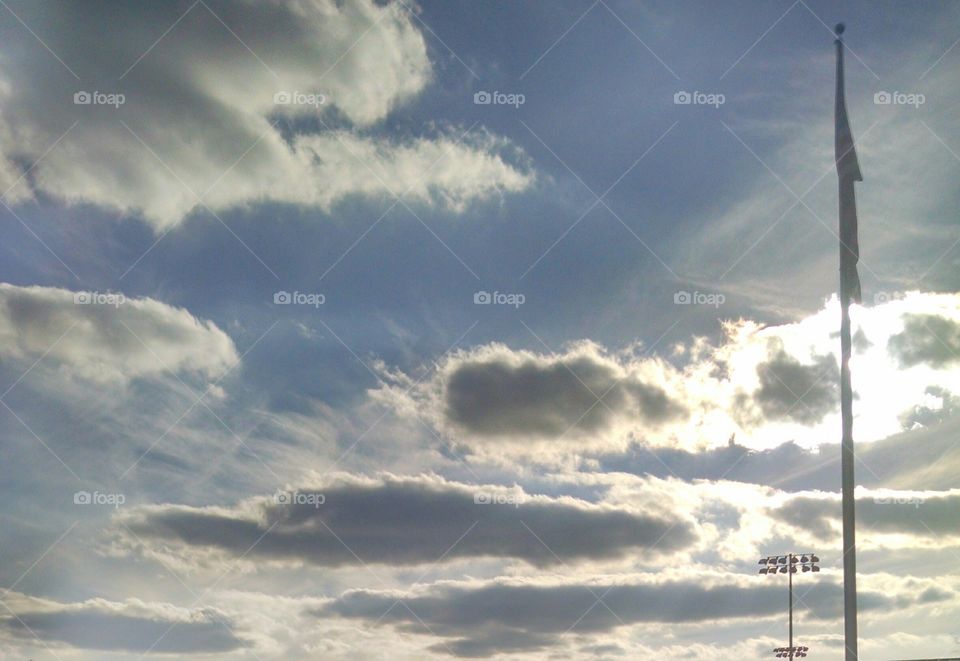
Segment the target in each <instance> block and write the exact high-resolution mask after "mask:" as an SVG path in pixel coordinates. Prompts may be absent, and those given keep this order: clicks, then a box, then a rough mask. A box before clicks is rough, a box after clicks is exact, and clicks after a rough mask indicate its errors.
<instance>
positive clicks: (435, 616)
mask: <svg viewBox="0 0 960 661" xmlns="http://www.w3.org/2000/svg"><path fill="white" fill-rule="evenodd" d="M601 596H602V599H603V603H598V602H597V598H598V597H601ZM861 596H862V609H863V610H870V609H873V608H889V607H891V606H893V605H894V604H895V603H896V599H895V598H893V597H890V596H886V595H883V594H880V593H876V592H870V591H867V590H864V591H862V595H861ZM398 598H402V604H403V605H395V604H396V602H397V600H398ZM783 600H784V587H783V585H782V584H780V583H779V582H778V583H777V584H773V583H765V582H763V581H762V580H757V581H756V582H755V583H752V584H746V583H744V584H739V585H738V584H719V585H707V584H705V583H703V582H700V581H671V582H664V583H659V584H606V585H603V584H597V585H592V584H591V585H586V584H573V585H535V584H506V583H500V582H493V583H486V584H481V585H457V584H438V585H436V586H434V587H433V588H431V589H430V590H429V591H426V592H421V593H416V594H411V595H409V596H402V595H401V596H398V595H397V594H395V593H387V592H374V591H365V590H357V591H351V592H347V593H345V594H343V595H342V596H341V597H340V598H338V599H336V600H335V601H333V602H331V603H330V604H328V605H326V606H324V607H323V608H321V609H319V610H317V611H315V612H314V614H315V615H316V616H318V617H327V616H330V615H336V616H340V617H345V618H353V619H360V620H366V621H368V622H382V623H388V624H392V625H394V626H395V627H397V629H399V630H400V631H404V632H409V633H420V634H425V633H428V631H427V629H426V628H425V627H424V624H426V626H428V627H429V631H430V632H432V633H434V634H436V635H439V636H443V637H445V638H449V639H451V640H450V641H448V642H445V643H443V644H440V645H436V646H434V648H433V649H434V651H447V652H452V653H453V654H454V655H456V656H462V657H480V656H488V655H491V654H497V653H502V652H519V651H533V650H537V649H543V648H546V647H550V646H552V645H557V644H560V643H562V642H563V641H562V637H563V635H564V634H566V633H573V634H595V633H601V632H606V631H610V630H613V629H616V628H617V627H620V626H623V625H630V624H636V623H671V624H677V623H700V622H707V621H712V620H729V619H736V618H745V617H751V618H756V617H766V616H770V615H776V616H777V617H780V614H781V611H782V608H783ZM842 603H843V590H842V587H841V586H840V585H839V584H835V583H832V582H829V581H820V582H818V583H815V584H814V585H812V586H810V588H809V591H808V592H806V593H805V594H804V597H803V600H802V603H801V602H799V601H798V603H797V609H798V610H799V611H800V612H801V613H806V614H808V615H809V616H811V617H815V618H820V619H833V618H838V617H840V616H841V615H842ZM910 603H912V601H911V600H910V599H909V598H908V599H907V600H906V601H905V604H906V605H909V604H910ZM604 604H605V605H604Z"/></svg>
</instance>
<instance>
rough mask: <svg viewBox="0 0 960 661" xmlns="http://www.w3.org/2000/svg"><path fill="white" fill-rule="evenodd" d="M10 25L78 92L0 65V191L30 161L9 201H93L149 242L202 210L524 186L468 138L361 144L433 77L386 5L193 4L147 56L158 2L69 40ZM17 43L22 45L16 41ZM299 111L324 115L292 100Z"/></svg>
mask: <svg viewBox="0 0 960 661" xmlns="http://www.w3.org/2000/svg"><path fill="white" fill-rule="evenodd" d="M161 7H164V8H165V9H161ZM24 11H25V12H27V14H26V16H25V20H26V21H27V22H28V23H30V24H34V25H44V27H45V30H44V34H45V37H46V40H47V41H48V43H50V44H51V47H52V48H53V49H54V50H55V51H57V52H58V53H62V55H63V58H65V60H69V61H70V62H71V63H72V68H74V69H75V70H77V71H80V72H82V73H81V74H78V75H80V77H81V79H80V81H77V80H75V79H74V78H73V77H72V76H71V75H70V74H69V73H68V72H67V71H66V70H65V69H64V68H62V67H60V66H59V65H58V63H57V62H56V61H54V60H53V59H52V58H51V59H50V60H47V59H46V58H40V57H34V58H29V59H24V60H22V61H21V60H11V59H8V60H5V61H4V62H3V63H2V65H0V98H2V100H3V105H4V113H3V117H2V119H0V186H3V190H4V191H6V190H7V189H8V188H10V186H11V185H12V184H13V182H14V181H15V180H16V179H17V177H19V172H22V170H23V169H25V167H29V166H30V165H33V164H34V163H36V166H35V168H34V169H33V170H32V171H31V172H30V173H29V176H27V177H26V178H25V179H24V180H23V181H21V182H20V184H19V185H18V186H16V187H15V188H14V189H13V190H11V191H10V192H9V196H8V197H9V199H12V200H14V201H22V200H24V199H27V198H29V197H31V196H34V195H36V194H46V195H50V196H53V197H54V198H57V199H59V200H61V201H63V202H66V203H92V204H95V205H99V206H102V207H105V208H107V209H111V210H114V211H116V212H119V213H121V214H137V213H142V214H143V216H144V217H145V218H146V219H147V220H148V221H149V222H150V223H151V224H152V225H153V226H154V227H155V228H156V229H158V230H160V229H164V228H168V227H171V226H173V225H176V224H178V223H180V222H181V221H182V220H183V219H184V217H185V216H187V215H188V214H189V213H190V212H191V210H196V209H200V210H202V208H203V207H202V205H206V206H207V207H208V208H210V209H212V210H213V211H215V212H220V211H224V210H227V209H230V208H234V207H238V206H243V205H249V204H255V203H259V202H265V201H275V202H282V203H289V204H296V205H304V206H312V207H319V208H321V209H325V210H329V209H330V207H331V205H333V204H335V203H336V202H337V201H339V200H342V199H344V198H345V197H346V196H349V195H354V194H359V195H376V196H379V195H388V194H390V193H391V192H392V193H395V194H399V193H402V192H404V191H406V190H407V189H408V188H410V189H412V190H411V192H410V197H411V199H412V200H414V201H417V202H421V203H425V204H436V205H440V206H445V207H449V208H451V209H453V210H460V209H462V208H463V207H464V205H465V204H467V203H469V202H471V201H474V200H479V199H485V198H488V197H491V196H496V195H498V194H502V193H506V192H514V191H520V190H523V189H524V188H526V187H527V186H528V185H530V183H531V182H532V179H533V175H532V174H531V173H530V171H529V167H528V164H527V163H526V159H525V158H524V157H523V155H522V154H520V153H519V152H517V151H516V150H513V149H511V148H510V146H509V145H507V144H506V143H505V142H504V141H503V140H499V139H496V138H493V137H491V136H489V135H486V134H483V133H478V134H475V135H472V136H468V137H467V138H466V139H464V140H463V141H462V142H459V143H458V142H457V137H458V133H459V132H456V131H454V130H452V129H450V130H434V131H432V133H431V135H430V136H428V137H416V138H413V137H411V138H408V139H387V138H384V137H381V136H379V135H377V134H375V133H374V132H373V131H372V129H374V128H375V127H376V125H378V124H379V123H380V122H382V121H383V120H384V119H385V118H386V117H387V115H388V114H389V113H390V111H391V110H392V109H393V108H395V107H396V106H398V105H400V104H402V103H404V102H406V101H408V100H410V99H411V98H413V97H415V96H416V95H418V94H420V93H422V92H423V91H424V89H425V88H426V86H427V84H428V82H429V80H430V78H431V64H430V61H429V59H428V57H427V48H426V44H425V42H424V38H423V35H422V33H421V32H420V30H419V29H418V26H417V25H416V23H415V19H413V18H412V17H411V16H410V15H409V13H408V11H407V10H406V9H405V8H403V6H402V5H401V3H398V2H393V3H388V4H381V3H377V2H373V1H372V0H354V1H353V2H335V1H334V0H310V1H307V2H294V1H293V0H272V1H271V2H263V3H254V2H239V3H224V2H216V1H211V2H209V3H200V4H199V5H197V6H196V7H194V9H192V10H191V11H190V12H189V13H188V14H187V15H185V16H183V18H182V21H180V22H179V23H177V25H176V27H174V28H173V29H172V30H171V31H170V33H169V34H167V35H165V36H164V38H163V39H161V40H160V41H159V42H158V43H157V44H156V45H155V47H154V48H152V49H151V50H150V51H149V52H146V54H144V52H145V51H146V50H147V47H148V46H149V45H150V44H151V43H152V42H153V41H155V40H156V38H157V36H159V35H158V34H156V27H157V26H160V25H170V24H172V23H173V22H174V21H175V20H176V19H177V18H178V13H177V11H179V10H176V11H175V8H174V6H173V5H157V6H155V7H154V8H152V9H151V13H153V14H155V15H154V16H153V19H154V20H143V19H142V17H141V16H139V15H137V13H136V12H134V11H132V10H125V9H124V8H111V9H110V10H109V13H110V15H109V16H100V17H97V16H88V15H87V14H88V13H89V12H90V11H96V10H95V9H94V8H89V9H85V10H84V11H85V15H84V17H83V21H82V24H83V29H75V26H76V23H77V17H76V16H73V12H74V11H75V10H74V9H70V8H66V9H61V10H57V11H59V12H61V14H62V15H57V16H54V17H51V16H40V15H33V14H32V13H30V10H27V9H25V10H24ZM48 11H49V10H48ZM128 11H130V13H128ZM214 12H215V15H214ZM218 19H222V20H223V22H224V23H226V25H228V26H232V27H231V29H233V30H234V32H236V33H237V35H236V36H234V35H233V34H231V33H230V32H229V31H228V29H227V28H226V27H224V25H223V24H221V23H220V20H218ZM15 37H16V38H23V39H24V40H25V43H24V44H23V48H28V47H30V48H32V47H34V46H35V45H36V44H30V43H29V41H28V40H29V39H30V38H31V37H30V35H29V34H27V33H25V31H24V34H20V33H19V32H15ZM241 40H242V42H241ZM247 48H249V50H247ZM106 50H109V51H110V53H111V56H110V58H104V57H103V55H102V53H103V52H105V51H106ZM141 55H143V58H142V60H139V61H138V58H139V57H140V56H141ZM127 67H132V68H130V69H129V71H128V72H127V73H126V74H124V69H126V68H127ZM121 76H122V78H121ZM118 79H119V80H118ZM76 91H87V92H93V91H99V92H102V93H120V94H123V95H124V103H123V104H122V105H119V106H118V107H114V106H111V105H97V104H89V105H76V104H75V103H74V101H73V94H74V93H75V92H76ZM278 94H279V95H281V96H280V97H276V98H275V95H278ZM283 95H287V96H283ZM307 95H314V97H309V96H307ZM310 98H315V99H316V100H317V102H318V103H319V100H320V99H321V98H322V100H323V103H322V104H319V105H316V104H309V103H298V102H297V101H298V100H304V99H310ZM287 99H290V100H292V101H293V103H284V101H286V100H287ZM278 101H279V102H278ZM38 109H39V110H38ZM318 117H319V118H320V120H319V121H320V123H319V124H315V123H314V122H315V121H316V119H315V118H318ZM75 122H76V125H75V126H72V128H71V125H73V124H74V123H75ZM328 123H334V124H335V125H336V126H337V127H338V128H336V129H335V130H334V129H329V130H328V129H327V126H328ZM344 124H346V125H347V127H346V128H345V127H344ZM68 129H69V131H68ZM318 131H319V132H318ZM65 132H66V134H65V135H64V133H65ZM61 138H62V139H61ZM58 139H59V142H58V143H57V144H56V147H54V148H53V149H51V150H50V151H49V153H46V154H45V152H46V151H47V149H48V148H49V147H50V146H51V145H53V144H54V143H56V142H57V141H58ZM41 156H43V158H42V159H41ZM38 159H39V162H38ZM15 163H16V164H17V165H14V164H15ZM21 163H26V166H25V167H18V165H19V164H21ZM368 166H369V168H368ZM371 170H372V171H371ZM374 173H375V174H374ZM384 182H386V183H384ZM0 192H3V191H0ZM198 196H199V197H200V198H202V201H201V199H199V198H198Z"/></svg>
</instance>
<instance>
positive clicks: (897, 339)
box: [887, 314, 960, 368]
mask: <svg viewBox="0 0 960 661" xmlns="http://www.w3.org/2000/svg"><path fill="white" fill-rule="evenodd" d="M887 351H888V352H889V353H890V355H891V356H893V357H894V358H895V359H896V360H897V362H898V363H899V364H900V366H901V367H913V366H914V365H920V364H927V365H929V366H931V367H935V368H942V367H947V366H949V365H951V364H954V363H957V362H960V323H958V322H957V321H954V320H953V319H948V318H946V317H941V316H940V315H936V314H905V315H903V330H902V331H901V332H899V333H897V334H896V335H893V336H891V337H890V339H889V340H888V341H887Z"/></svg>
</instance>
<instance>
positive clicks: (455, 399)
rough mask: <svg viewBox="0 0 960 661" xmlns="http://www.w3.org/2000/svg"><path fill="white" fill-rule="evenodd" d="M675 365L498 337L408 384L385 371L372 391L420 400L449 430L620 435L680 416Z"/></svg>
mask: <svg viewBox="0 0 960 661" xmlns="http://www.w3.org/2000/svg"><path fill="white" fill-rule="evenodd" d="M675 377H676V372H675V370H673V369H672V368H670V366H669V365H666V364H665V363H662V362H661V361H659V360H654V359H649V360H635V359H632V358H630V357H629V356H626V355H613V354H611V353H609V352H608V351H607V350H605V349H604V348H603V347H601V346H599V345H597V344H595V343H592V342H581V343H578V344H575V345H573V346H571V347H570V348H568V349H567V350H565V351H563V352H559V353H550V354H538V353H534V352H530V351H524V350H513V349H510V348H509V347H507V346H505V345H502V344H490V345H485V346H480V347H477V348H475V349H472V350H469V351H461V352H457V353H455V354H452V355H451V356H450V357H449V358H447V360H446V361H445V362H444V363H443V364H442V365H441V366H440V368H439V369H438V370H437V374H436V376H435V377H434V378H433V379H431V380H429V381H428V382H427V383H425V384H423V386H422V387H419V388H417V389H414V390H413V391H411V390H410V389H409V388H407V387H406V386H407V384H408V383H409V379H408V378H407V377H405V376H404V375H395V374H393V375H391V374H387V375H386V380H387V381H390V380H391V379H395V384H398V386H397V387H395V385H394V384H385V385H384V387H383V388H382V389H381V390H379V391H376V392H375V393H374V396H375V397H377V398H381V399H383V400H385V401H387V402H389V403H391V404H393V405H394V406H395V407H396V408H397V409H398V410H401V411H404V410H407V411H409V410H411V409H412V408H418V409H421V410H425V412H426V415H427V416H428V417H429V418H430V419H432V420H433V421H435V423H436V424H437V426H439V427H441V428H444V429H446V430H449V431H450V433H451V434H452V435H454V436H457V437H460V436H465V437H466V438H468V439H473V440H475V441H478V442H480V443H484V444H488V443H492V444H501V445H502V444H511V443H519V445H520V446H521V447H524V446H526V441H529V440H536V441H545V442H549V443H557V442H560V441H562V440H566V441H569V442H576V443H577V444H582V443H583V442H588V443H598V442H604V441H608V442H616V443H622V442H623V441H624V439H625V438H626V436H627V434H628V433H630V432H631V431H634V432H637V433H647V432H652V431H654V430H658V429H661V428H663V427H664V426H666V425H668V424H670V423H673V422H676V421H678V420H682V419H683V418H684V417H685V416H686V413H687V411H686V409H685V407H684V405H683V403H682V401H681V399H680V398H679V395H678V393H677V392H676V390H675V386H676V385H677V384H676V383H675V382H674V381H671V378H674V379H675Z"/></svg>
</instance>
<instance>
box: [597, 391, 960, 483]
mask: <svg viewBox="0 0 960 661" xmlns="http://www.w3.org/2000/svg"><path fill="white" fill-rule="evenodd" d="M948 401H949V402H952V401H953V399H950V400H948ZM951 406H953V405H952V404H951ZM926 412H927V413H929V414H931V415H932V413H931V412H930V411H929V410H926ZM949 413H951V411H950V410H946V409H938V410H937V414H938V419H937V420H936V421H932V420H927V418H926V417H923V418H920V417H918V416H917V415H914V416H912V417H911V420H914V422H915V426H914V427H912V428H911V429H910V430H909V431H904V432H901V433H899V434H894V435H892V436H889V437H887V438H885V439H882V440H879V441H874V442H871V443H867V442H860V443H858V445H857V463H858V466H859V469H858V471H857V483H858V484H860V485H863V486H866V487H872V488H878V487H883V488H888V489H903V490H925V489H955V488H960V448H958V447H957V436H956V434H957V431H958V429H960V417H957V416H955V415H954V416H953V417H944V418H943V419H939V415H940V414H942V415H943V416H947V414H949ZM918 419H924V420H925V422H930V423H931V424H929V425H926V424H924V425H920V424H918V423H916V421H917V420H918ZM834 436H835V437H836V436H839V431H838V432H837V433H835V434H834ZM583 468H584V469H588V468H589V469H593V470H600V471H603V472H609V471H616V472H625V473H633V474H636V475H654V476H657V477H664V478H666V477H671V476H672V477H676V478H677V479H681V480H687V481H689V480H722V479H726V480H733V481H738V482H747V483H752V484H759V485H766V486H770V487H775V488H777V489H782V490H785V491H813V490H820V491H833V490H836V489H837V488H838V485H839V480H840V445H839V443H822V444H821V445H820V446H819V447H818V448H815V449H805V448H803V447H801V446H800V445H798V444H797V443H794V442H792V441H788V442H786V443H782V444H780V445H778V446H776V447H774V448H770V449H766V450H752V449H750V448H749V447H747V446H744V445H741V444H739V443H738V442H736V441H733V442H730V443H728V444H727V445H725V446H722V447H717V448H707V449H704V450H698V451H691V450H686V449H683V448H669V447H656V446H650V445H646V444H641V443H636V444H632V445H631V446H630V447H629V448H627V450H625V451H623V452H618V451H615V452H605V453H602V454H598V455H595V456H593V457H589V458H585V459H584V461H583Z"/></svg>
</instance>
